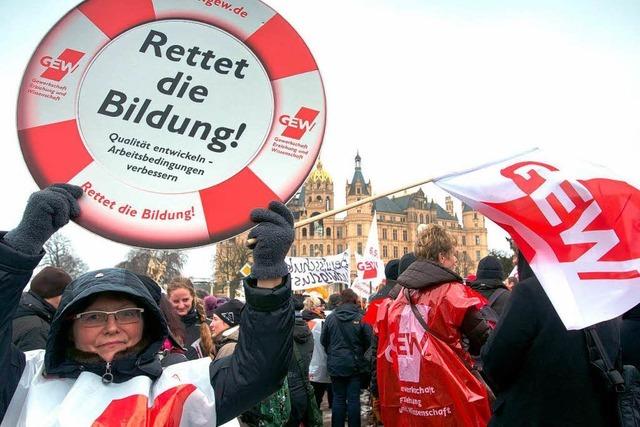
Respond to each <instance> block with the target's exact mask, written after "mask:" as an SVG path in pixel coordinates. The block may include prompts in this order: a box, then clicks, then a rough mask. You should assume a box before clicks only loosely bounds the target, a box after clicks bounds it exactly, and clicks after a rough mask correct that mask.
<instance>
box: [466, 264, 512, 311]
mask: <svg viewBox="0 0 640 427" xmlns="http://www.w3.org/2000/svg"><path fill="white" fill-rule="evenodd" d="M503 279H504V273H503V271H502V264H500V261H499V260H498V258H496V257H494V256H492V255H488V256H486V257H484V258H482V259H481V260H480V262H479V263H478V269H477V271H476V279H475V280H474V281H472V282H471V283H470V284H469V286H470V287H471V289H473V290H474V291H477V292H478V293H479V294H481V295H482V296H484V297H485V298H486V299H487V301H488V304H489V306H490V307H491V308H492V309H493V310H494V311H495V312H496V314H497V315H498V316H501V315H502V312H503V311H504V307H505V305H506V304H507V301H509V295H510V293H509V288H507V286H506V285H505V284H504V282H503Z"/></svg>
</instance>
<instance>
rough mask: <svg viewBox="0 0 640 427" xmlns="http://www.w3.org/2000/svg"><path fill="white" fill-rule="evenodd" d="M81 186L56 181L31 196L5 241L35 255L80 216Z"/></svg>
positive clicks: (13, 246)
mask: <svg viewBox="0 0 640 427" xmlns="http://www.w3.org/2000/svg"><path fill="white" fill-rule="evenodd" d="M80 196H82V188H80V187H78V186H76V185H71V184H53V185H51V186H49V187H47V188H45V189H44V190H40V191H36V192H35V193H33V194H32V195H31V197H29V201H28V202H27V206H26V207H25V209H24V213H23V215H22V221H20V224H18V226H17V227H16V228H14V229H13V230H11V231H9V232H8V233H7V234H5V236H4V241H5V242H6V243H7V244H8V245H9V246H11V247H12V248H14V249H16V250H17V251H19V252H22V253H24V254H29V255H36V254H38V253H39V252H40V250H41V249H42V245H44V243H45V242H46V241H47V240H48V239H49V237H51V235H52V234H53V233H55V232H56V231H58V229H59V228H60V227H62V226H63V225H65V224H66V223H68V222H69V219H70V218H76V217H77V216H78V215H80V207H79V206H78V202H77V200H76V199H77V198H79V197H80Z"/></svg>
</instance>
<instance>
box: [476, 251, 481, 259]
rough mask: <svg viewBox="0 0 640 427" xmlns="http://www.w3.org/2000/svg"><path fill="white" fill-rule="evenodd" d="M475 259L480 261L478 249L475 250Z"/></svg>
mask: <svg viewBox="0 0 640 427" xmlns="http://www.w3.org/2000/svg"><path fill="white" fill-rule="evenodd" d="M476 261H480V251H476Z"/></svg>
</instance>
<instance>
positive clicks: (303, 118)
mask: <svg viewBox="0 0 640 427" xmlns="http://www.w3.org/2000/svg"><path fill="white" fill-rule="evenodd" d="M319 113H320V112H319V111H316V110H312V109H311V108H307V107H301V108H300V110H298V112H297V113H296V115H295V117H291V116H289V115H288V114H283V115H282V116H280V118H279V119H278V121H279V122H280V124H282V125H285V126H286V128H285V129H284V132H282V136H286V137H287V138H293V139H300V138H302V137H303V136H304V134H305V133H306V132H307V131H310V130H311V129H313V127H314V126H315V125H316V124H315V123H314V120H315V119H316V117H317V116H318V114H319Z"/></svg>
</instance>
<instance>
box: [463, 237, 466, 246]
mask: <svg viewBox="0 0 640 427" xmlns="http://www.w3.org/2000/svg"><path fill="white" fill-rule="evenodd" d="M462 246H467V236H462Z"/></svg>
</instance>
